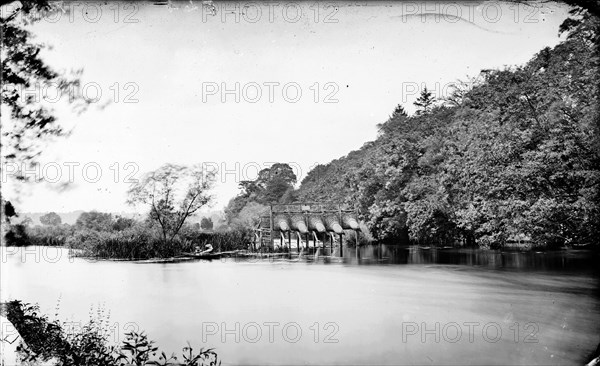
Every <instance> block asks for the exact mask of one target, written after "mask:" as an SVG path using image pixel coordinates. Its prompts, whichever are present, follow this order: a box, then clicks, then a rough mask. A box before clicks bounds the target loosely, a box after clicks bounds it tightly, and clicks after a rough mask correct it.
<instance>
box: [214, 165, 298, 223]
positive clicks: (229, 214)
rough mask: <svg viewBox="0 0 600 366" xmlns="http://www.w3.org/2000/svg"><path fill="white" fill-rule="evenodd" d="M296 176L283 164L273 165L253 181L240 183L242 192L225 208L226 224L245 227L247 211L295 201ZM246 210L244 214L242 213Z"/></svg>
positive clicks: (262, 171)
mask: <svg viewBox="0 0 600 366" xmlns="http://www.w3.org/2000/svg"><path fill="white" fill-rule="evenodd" d="M296 179H297V177H296V174H294V171H293V169H292V168H291V167H290V166H289V165H288V164H284V163H277V164H273V165H272V166H271V167H270V168H265V169H263V170H261V171H260V172H259V173H258V177H257V178H256V179H255V180H245V181H241V182H240V184H239V186H240V189H241V190H242V192H241V193H240V194H239V195H238V196H236V197H234V198H233V199H231V201H229V204H228V205H227V207H226V208H225V215H226V218H227V223H228V224H230V225H234V226H240V225H241V226H247V224H248V222H247V221H248V218H247V217H244V216H245V215H246V213H248V211H252V212H253V211H256V208H257V207H258V206H257V205H260V206H262V207H265V206H266V205H269V204H272V203H286V202H291V201H293V200H294V199H295V197H294V193H293V191H294V184H295V183H296ZM244 209H246V211H245V212H244V213H242V212H243V211H244Z"/></svg>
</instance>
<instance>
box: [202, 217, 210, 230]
mask: <svg viewBox="0 0 600 366" xmlns="http://www.w3.org/2000/svg"><path fill="white" fill-rule="evenodd" d="M200 227H201V228H202V230H212V229H213V221H212V219H211V218H210V217H203V218H202V220H200Z"/></svg>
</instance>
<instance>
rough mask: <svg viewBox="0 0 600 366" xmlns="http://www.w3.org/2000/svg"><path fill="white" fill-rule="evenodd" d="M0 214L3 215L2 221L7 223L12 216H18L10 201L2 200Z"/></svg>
mask: <svg viewBox="0 0 600 366" xmlns="http://www.w3.org/2000/svg"><path fill="white" fill-rule="evenodd" d="M0 202H1V201H0ZM2 214H3V216H4V221H5V222H6V223H7V224H10V220H11V218H12V217H18V216H19V215H17V211H16V210H15V207H14V206H13V205H12V203H10V201H5V202H3V205H2Z"/></svg>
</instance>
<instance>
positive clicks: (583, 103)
mask: <svg viewBox="0 0 600 366" xmlns="http://www.w3.org/2000/svg"><path fill="white" fill-rule="evenodd" d="M598 25H599V22H598V18H597V17H596V16H594V15H592V14H590V13H589V12H587V11H586V10H585V9H583V8H575V9H573V10H572V11H571V18H570V19H567V20H566V21H565V22H564V23H563V25H562V26H561V27H560V31H561V32H567V38H566V40H565V41H563V42H561V43H560V44H558V45H557V46H556V47H554V48H545V49H543V50H541V51H540V52H538V53H537V54H536V55H535V56H534V57H533V58H532V59H531V60H530V61H529V62H527V63H526V64H525V65H522V66H515V67H509V68H504V69H499V70H485V71H482V73H481V75H480V76H479V77H478V78H477V80H478V82H476V83H475V84H473V85H470V87H469V88H457V90H456V91H455V93H456V95H453V96H451V97H450V98H449V101H435V100H434V99H433V97H432V96H431V93H429V92H428V91H426V90H423V93H422V94H421V96H420V97H419V99H418V100H417V102H416V103H415V105H416V106H417V107H418V108H419V109H418V112H417V113H416V114H415V115H413V116H406V115H405V114H404V113H394V114H393V115H392V116H391V117H390V118H389V120H388V121H386V122H385V123H383V124H380V125H378V128H379V136H378V138H377V140H375V141H374V142H370V143H366V144H365V145H364V146H363V147H362V148H361V149H360V150H358V151H353V152H351V153H350V154H348V155H347V156H345V157H342V158H340V159H337V160H334V161H332V162H331V163H329V164H325V165H319V166H317V167H315V168H314V169H313V170H312V171H310V172H309V173H308V175H307V177H306V178H305V179H304V180H303V181H302V183H301V185H300V187H299V190H298V191H297V192H296V195H297V196H298V197H299V198H300V199H313V200H341V201H345V202H347V203H350V204H356V205H357V206H358V208H359V211H360V214H361V217H362V219H364V220H365V221H366V222H367V223H368V225H369V227H370V229H371V230H372V232H373V233H374V234H375V235H376V236H377V238H378V239H380V240H395V238H398V237H400V236H401V235H402V233H403V232H404V231H406V230H408V232H409V234H410V237H411V239H412V240H414V241H416V242H427V243H438V244H440V245H446V244H453V243H455V242H456V241H457V240H460V241H465V242H467V243H477V244H479V245H482V246H488V247H494V246H499V245H502V244H504V243H506V242H507V241H508V240H510V239H511V238H514V237H518V236H520V237H526V238H530V239H531V240H532V241H533V243H536V244H540V245H551V246H552V245H555V246H561V245H570V244H574V243H580V244H583V243H593V242H598V240H599V239H600V207H599V203H600V193H599V189H600V132H599V129H600V123H599V115H598V107H597V106H598V84H597V80H599V79H600V77H599V76H600V75H598V66H599V64H598V49H597V47H598V29H599V28H598Z"/></svg>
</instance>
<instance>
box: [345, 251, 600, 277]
mask: <svg viewBox="0 0 600 366" xmlns="http://www.w3.org/2000/svg"><path fill="white" fill-rule="evenodd" d="M599 257H600V255H599V253H598V252H595V251H589V250H569V251H546V252H533V251H531V252H517V251H500V250H484V249H456V248H429V249H422V248H418V247H407V246H398V245H385V244H378V245H366V246H361V247H358V248H348V250H346V251H345V252H344V260H345V262H346V263H350V264H445V265H467V266H483V267H490V268H497V269H501V268H505V269H511V270H523V271H530V270H547V271H550V270H561V271H565V270H566V271H577V272H581V271H590V272H596V271H597V268H598V266H597V263H598V260H599V259H600V258H599Z"/></svg>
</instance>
